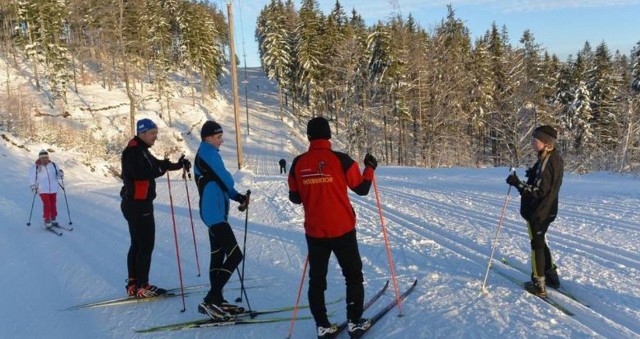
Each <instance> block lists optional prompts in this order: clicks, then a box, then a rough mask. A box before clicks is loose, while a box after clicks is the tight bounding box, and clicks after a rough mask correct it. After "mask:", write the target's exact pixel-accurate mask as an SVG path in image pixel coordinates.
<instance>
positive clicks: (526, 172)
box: [524, 167, 535, 178]
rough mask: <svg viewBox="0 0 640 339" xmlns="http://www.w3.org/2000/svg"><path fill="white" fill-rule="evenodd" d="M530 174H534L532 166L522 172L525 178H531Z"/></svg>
mask: <svg viewBox="0 0 640 339" xmlns="http://www.w3.org/2000/svg"><path fill="white" fill-rule="evenodd" d="M532 175H535V173H533V168H531V167H529V168H527V170H526V171H525V172H524V176H525V177H527V178H531V176H532Z"/></svg>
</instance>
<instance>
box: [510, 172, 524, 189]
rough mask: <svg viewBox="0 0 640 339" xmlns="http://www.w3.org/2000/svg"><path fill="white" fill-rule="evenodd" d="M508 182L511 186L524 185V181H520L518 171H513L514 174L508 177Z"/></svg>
mask: <svg viewBox="0 0 640 339" xmlns="http://www.w3.org/2000/svg"><path fill="white" fill-rule="evenodd" d="M507 184H509V185H511V186H515V187H516V188H519V187H520V186H522V181H520V179H519V178H518V176H517V175H516V173H515V172H513V174H511V175H509V176H508V177H507Z"/></svg>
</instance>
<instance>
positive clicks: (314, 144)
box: [309, 139, 331, 150]
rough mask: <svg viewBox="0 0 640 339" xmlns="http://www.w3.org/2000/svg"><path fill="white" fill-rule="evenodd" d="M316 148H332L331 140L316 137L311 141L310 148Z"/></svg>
mask: <svg viewBox="0 0 640 339" xmlns="http://www.w3.org/2000/svg"><path fill="white" fill-rule="evenodd" d="M314 149H331V141H329V139H315V140H311V141H310V142H309V150H314Z"/></svg>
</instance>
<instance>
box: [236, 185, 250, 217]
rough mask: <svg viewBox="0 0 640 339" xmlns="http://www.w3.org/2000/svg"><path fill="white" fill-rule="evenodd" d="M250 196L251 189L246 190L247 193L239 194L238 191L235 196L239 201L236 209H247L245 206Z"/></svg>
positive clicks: (242, 210)
mask: <svg viewBox="0 0 640 339" xmlns="http://www.w3.org/2000/svg"><path fill="white" fill-rule="evenodd" d="M250 197H251V191H249V190H247V194H240V193H238V196H237V197H236V200H237V201H238V202H239V203H240V206H238V211H240V212H244V211H246V210H247V208H248V207H249V201H250V200H251V199H250Z"/></svg>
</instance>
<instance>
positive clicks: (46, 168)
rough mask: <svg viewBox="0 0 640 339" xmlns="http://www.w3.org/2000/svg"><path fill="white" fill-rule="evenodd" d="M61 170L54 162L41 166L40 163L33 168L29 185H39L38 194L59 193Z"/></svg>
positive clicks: (37, 162)
mask: <svg viewBox="0 0 640 339" xmlns="http://www.w3.org/2000/svg"><path fill="white" fill-rule="evenodd" d="M59 178H60V169H59V168H56V164H55V163H53V162H52V161H51V162H49V163H48V164H46V165H44V164H41V163H40V162H39V161H36V163H35V164H34V165H33V166H31V170H30V173H29V185H36V184H37V185H38V193H58V179H59Z"/></svg>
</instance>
